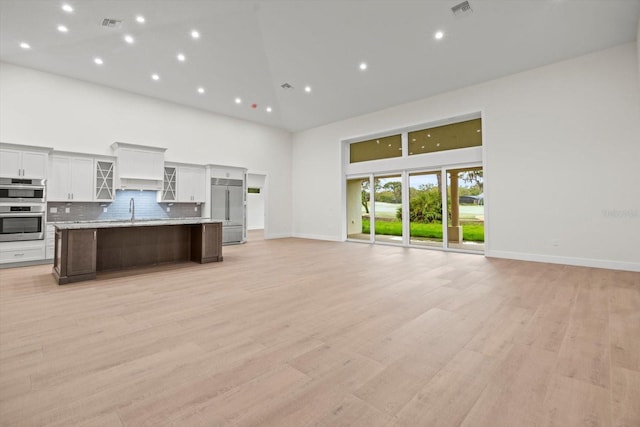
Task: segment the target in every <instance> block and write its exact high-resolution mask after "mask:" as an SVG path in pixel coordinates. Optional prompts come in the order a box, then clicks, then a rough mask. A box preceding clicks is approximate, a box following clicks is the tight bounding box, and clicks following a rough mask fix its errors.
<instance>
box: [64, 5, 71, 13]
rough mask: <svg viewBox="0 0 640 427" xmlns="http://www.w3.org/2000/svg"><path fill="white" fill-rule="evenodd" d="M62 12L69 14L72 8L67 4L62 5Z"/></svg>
mask: <svg viewBox="0 0 640 427" xmlns="http://www.w3.org/2000/svg"><path fill="white" fill-rule="evenodd" d="M62 10H64V11H65V12H68V13H71V12H73V7H71V5H68V4H63V5H62Z"/></svg>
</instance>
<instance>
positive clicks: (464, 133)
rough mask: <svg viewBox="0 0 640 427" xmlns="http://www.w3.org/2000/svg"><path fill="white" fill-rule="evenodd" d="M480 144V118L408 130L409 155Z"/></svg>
mask: <svg viewBox="0 0 640 427" xmlns="http://www.w3.org/2000/svg"><path fill="white" fill-rule="evenodd" d="M481 145H482V120H481V119H474V120H468V121H465V122H459V123H452V124H450V125H444V126H437V127H433V128H429V129H423V130H417V131H414V132H409V155H410V156H413V155H416V154H424V153H434V152H437V151H446V150H455V149H458V148H467V147H478V146H481Z"/></svg>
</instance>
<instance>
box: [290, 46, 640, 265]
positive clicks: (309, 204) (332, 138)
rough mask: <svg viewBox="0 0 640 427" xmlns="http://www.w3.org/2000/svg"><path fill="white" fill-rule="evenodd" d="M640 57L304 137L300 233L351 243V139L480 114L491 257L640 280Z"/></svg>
mask: <svg viewBox="0 0 640 427" xmlns="http://www.w3.org/2000/svg"><path fill="white" fill-rule="evenodd" d="M636 57H637V49H636V45H635V43H631V44H625V45H621V46H618V47H614V48H611V49H608V50H605V51H601V52H597V53H593V54H590V55H586V56H582V57H579V58H575V59H571V60H568V61H563V62H560V63H557V64H552V65H548V66H545V67H542V68H538V69H534V70H530V71H527V72H523V73H519V74H516V75H512V76H507V77H504V78H501V79H497V80H494V81H490V82H487V83H484V84H480V85H476V86H472V87H468V88H465V89H461V90H458V91H454V92H449V93H445V94H442V95H439V96H435V97H432V98H428V99H423V100H420V101H417V102H413V103H410V104H404V105H400V106H397V107H394V108H390V109H387V110H383V111H380V112H377V113H373V114H369V115H366V116H361V117H356V118H353V119H349V120H345V121H341V122H337V123H333V124H330V125H327V126H323V127H319V128H315V129H312V130H308V131H305V132H300V133H297V134H294V138H293V140H294V144H293V194H294V225H293V230H294V235H297V236H305V237H314V238H321V239H328V240H341V239H342V238H343V236H342V223H343V221H344V218H343V212H342V209H341V206H343V201H342V197H343V196H342V180H343V177H342V176H341V173H342V171H341V159H340V141H341V140H344V139H349V138H353V137H357V136H366V135H369V134H374V133H378V132H384V131H385V130H387V129H398V128H402V127H408V126H412V125H415V124H419V123H429V122H432V121H437V120H441V119H446V118H448V117H454V116H459V115H463V114H468V113H473V112H477V111H481V112H482V118H483V127H484V133H483V135H484V145H485V180H486V188H485V197H486V202H487V205H486V208H487V220H488V223H487V239H488V240H487V255H489V256H499V257H508V258H517V259H531V260H539V261H549V262H559V263H568V264H576V265H591V266H600V267H611V268H620V269H630V270H637V271H640V249H639V242H640V192H639V188H640V187H639V185H640V184H639V182H640V181H639V180H638V176H637V171H638V168H639V167H640V166H639V164H640V102H639V98H638V61H637V58H636ZM424 84H429V81H428V76H425V82H424ZM554 240H557V241H558V243H559V245H558V246H554V245H553V243H552V242H553V241H554Z"/></svg>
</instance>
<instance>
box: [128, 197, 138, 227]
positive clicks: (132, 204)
mask: <svg viewBox="0 0 640 427" xmlns="http://www.w3.org/2000/svg"><path fill="white" fill-rule="evenodd" d="M129 212H131V222H133V221H135V219H136V201H135V199H134V198H133V197H132V198H131V200H129Z"/></svg>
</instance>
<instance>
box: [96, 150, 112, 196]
mask: <svg viewBox="0 0 640 427" xmlns="http://www.w3.org/2000/svg"><path fill="white" fill-rule="evenodd" d="M115 166H116V162H115V160H107V159H96V160H95V169H94V170H95V173H94V178H95V185H94V189H95V190H94V193H93V200H95V201H96V202H111V201H113V199H115V187H114V186H115Z"/></svg>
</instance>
